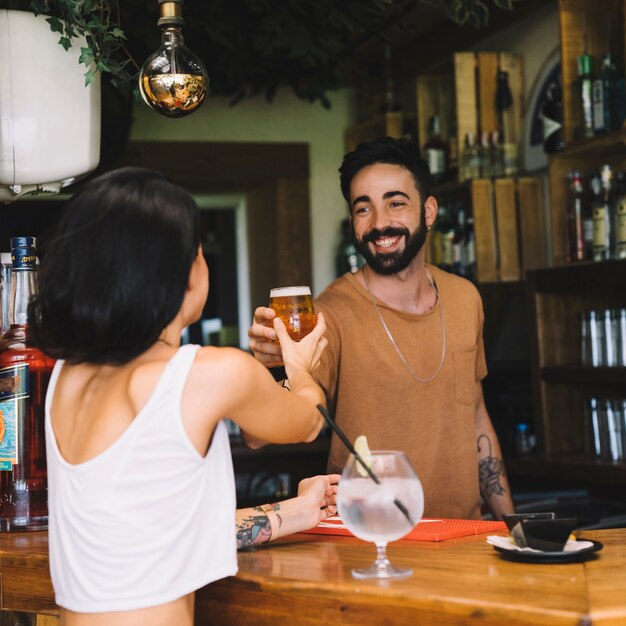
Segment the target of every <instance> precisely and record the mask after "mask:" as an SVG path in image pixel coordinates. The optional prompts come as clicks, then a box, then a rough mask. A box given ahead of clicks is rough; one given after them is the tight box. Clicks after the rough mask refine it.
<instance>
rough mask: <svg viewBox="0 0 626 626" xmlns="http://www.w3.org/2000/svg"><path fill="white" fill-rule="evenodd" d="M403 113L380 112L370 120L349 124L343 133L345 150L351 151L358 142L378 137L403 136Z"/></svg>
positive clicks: (397, 137)
mask: <svg viewBox="0 0 626 626" xmlns="http://www.w3.org/2000/svg"><path fill="white" fill-rule="evenodd" d="M403 125H404V115H403V114H402V111H392V112H389V113H380V114H379V115H377V116H376V117H373V118H372V119H370V120H366V121H364V122H361V123H360V124H355V125H354V126H350V128H348V129H347V130H346V132H345V134H344V141H345V145H346V151H347V152H351V151H352V150H354V149H355V148H356V147H357V146H358V145H359V144H360V143H363V142H366V141H372V140H373V139H377V138H378V137H395V138H396V139H399V138H400V137H402V136H403V132H404V129H403Z"/></svg>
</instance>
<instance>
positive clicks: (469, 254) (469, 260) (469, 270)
mask: <svg viewBox="0 0 626 626" xmlns="http://www.w3.org/2000/svg"><path fill="white" fill-rule="evenodd" d="M465 277H466V278H468V279H469V280H471V281H474V282H475V281H476V242H475V241H474V218H473V217H472V216H471V215H468V217H467V232H466V244H465Z"/></svg>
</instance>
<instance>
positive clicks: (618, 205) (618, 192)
mask: <svg viewBox="0 0 626 626" xmlns="http://www.w3.org/2000/svg"><path fill="white" fill-rule="evenodd" d="M614 231H615V252H614V254H613V256H614V257H615V258H616V259H626V172H618V173H617V176H616V184H615V224H614Z"/></svg>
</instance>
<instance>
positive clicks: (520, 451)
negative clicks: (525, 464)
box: [515, 423, 534, 458]
mask: <svg viewBox="0 0 626 626" xmlns="http://www.w3.org/2000/svg"><path fill="white" fill-rule="evenodd" d="M533 448H534V446H533V442H532V435H531V434H530V430H529V428H528V424H526V423H522V424H517V426H516V427H515V452H516V453H517V456H518V457H522V458H523V457H528V456H530V455H531V454H532V452H533Z"/></svg>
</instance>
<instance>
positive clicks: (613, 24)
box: [559, 0, 626, 146]
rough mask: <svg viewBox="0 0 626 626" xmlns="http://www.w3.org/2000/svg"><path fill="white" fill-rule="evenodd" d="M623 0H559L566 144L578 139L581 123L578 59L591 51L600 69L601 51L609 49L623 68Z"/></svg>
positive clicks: (596, 70)
mask: <svg viewBox="0 0 626 626" xmlns="http://www.w3.org/2000/svg"><path fill="white" fill-rule="evenodd" d="M625 4H626V0H559V17H560V28H561V73H562V85H563V139H564V141H565V144H566V146H570V145H571V144H572V143H573V142H574V141H576V140H578V139H581V134H582V129H583V127H584V123H583V109H582V99H581V96H580V87H579V74H578V59H579V57H580V56H581V55H582V54H590V55H591V56H592V57H593V59H594V63H595V73H596V75H597V74H599V73H600V70H601V67H600V64H601V60H602V57H603V55H604V54H606V53H607V52H611V54H612V55H614V58H616V60H617V61H618V67H620V68H621V71H622V72H623V71H624V61H625V56H626V55H625V49H624V45H625V42H624V39H625V38H624V30H625V28H624V23H625V22H624V20H625V17H626V11H625V10H624V7H625Z"/></svg>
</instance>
